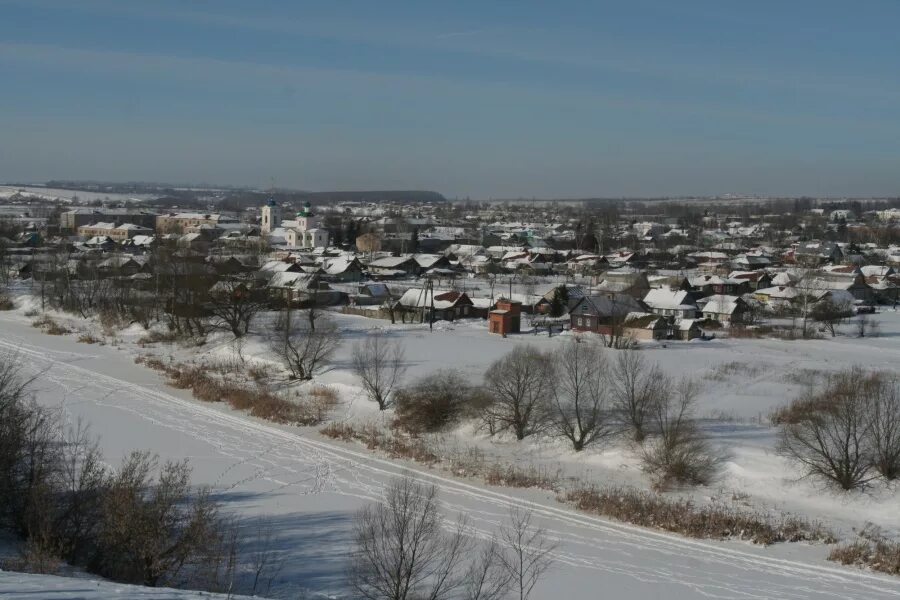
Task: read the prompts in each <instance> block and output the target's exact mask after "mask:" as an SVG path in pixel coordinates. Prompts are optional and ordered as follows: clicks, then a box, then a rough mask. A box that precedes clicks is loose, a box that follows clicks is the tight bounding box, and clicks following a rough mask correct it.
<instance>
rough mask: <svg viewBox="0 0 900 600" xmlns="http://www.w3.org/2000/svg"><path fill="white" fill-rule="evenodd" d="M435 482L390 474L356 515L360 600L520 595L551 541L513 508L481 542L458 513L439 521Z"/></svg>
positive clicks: (549, 552) (354, 579)
mask: <svg viewBox="0 0 900 600" xmlns="http://www.w3.org/2000/svg"><path fill="white" fill-rule="evenodd" d="M441 512H442V507H441V503H440V500H439V498H438V492H437V488H436V487H435V486H433V485H425V484H422V483H420V482H418V481H416V480H415V479H413V478H412V477H409V476H407V477H402V478H399V479H396V480H394V481H392V482H391V483H390V484H389V485H388V486H387V489H386V491H385V498H384V502H383V503H379V504H376V505H372V506H369V507H366V508H365V509H363V510H362V511H361V512H360V513H359V514H358V515H357V519H356V527H355V542H356V545H355V549H354V551H353V554H352V560H351V565H350V569H349V575H350V582H351V584H352V586H353V589H354V591H355V592H356V594H357V595H356V597H358V598H365V599H366V600H413V599H420V598H429V599H432V600H502V599H503V598H518V599H519V600H527V599H528V598H530V597H531V595H532V592H533V591H534V588H535V586H536V585H537V583H538V582H539V581H540V579H541V577H542V575H543V574H544V573H545V572H546V571H547V570H548V569H549V568H550V567H551V565H552V563H553V552H554V551H555V549H556V545H555V544H554V543H552V542H550V541H548V540H547V538H546V535H545V532H544V531H543V530H542V529H541V528H540V527H537V526H536V525H535V523H534V521H533V518H532V514H531V513H530V512H528V511H525V510H523V509H519V508H513V509H512V510H511V511H510V514H509V518H508V520H507V522H506V523H505V524H504V525H503V526H502V527H501V529H500V531H499V534H495V535H494V536H493V537H491V538H490V539H489V540H488V541H486V542H478V541H476V532H475V531H474V530H473V528H472V527H471V526H470V524H469V522H468V520H467V519H466V518H465V517H460V518H459V519H458V520H457V521H456V522H455V523H452V524H450V525H448V524H445V522H444V517H443V515H442V514H441Z"/></svg>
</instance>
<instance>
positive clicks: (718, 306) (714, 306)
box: [703, 294, 740, 315]
mask: <svg viewBox="0 0 900 600" xmlns="http://www.w3.org/2000/svg"><path fill="white" fill-rule="evenodd" d="M739 302H740V298H738V297H737V296H729V295H727V294H716V295H714V296H710V297H709V298H707V299H706V304H704V305H703V312H704V313H712V314H716V315H730V314H733V313H734V311H735V310H737V308H738V306H739Z"/></svg>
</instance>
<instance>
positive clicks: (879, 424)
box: [863, 373, 900, 480]
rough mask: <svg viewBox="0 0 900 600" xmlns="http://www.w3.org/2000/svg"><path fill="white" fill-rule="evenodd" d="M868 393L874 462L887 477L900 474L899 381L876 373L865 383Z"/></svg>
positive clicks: (886, 374) (895, 476)
mask: <svg viewBox="0 0 900 600" xmlns="http://www.w3.org/2000/svg"><path fill="white" fill-rule="evenodd" d="M863 391H864V393H865V394H866V395H867V396H868V402H867V404H868V409H867V411H866V412H867V414H868V416H869V419H870V436H871V443H872V463H873V465H874V466H875V468H876V469H877V470H878V472H879V473H881V476H882V477H884V478H885V479H887V480H894V479H897V478H900V381H898V379H897V376H896V375H893V374H889V373H873V374H872V375H870V376H869V378H868V380H867V381H866V384H865V386H864V387H863Z"/></svg>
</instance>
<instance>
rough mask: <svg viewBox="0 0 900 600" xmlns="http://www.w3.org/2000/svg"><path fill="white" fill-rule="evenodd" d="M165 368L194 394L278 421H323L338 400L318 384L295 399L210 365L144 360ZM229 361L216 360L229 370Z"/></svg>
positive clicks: (177, 384) (171, 382) (172, 382)
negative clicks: (230, 376) (232, 377)
mask: <svg viewBox="0 0 900 600" xmlns="http://www.w3.org/2000/svg"><path fill="white" fill-rule="evenodd" d="M151 361H155V363H156V364H155V365H154V368H158V369H160V370H163V371H165V373H166V375H167V376H168V378H169V385H171V386H172V387H175V388H179V389H185V390H187V389H189V390H191V393H192V394H193V396H194V398H197V399H198V400H202V401H204V402H226V403H227V404H228V405H229V406H231V407H232V408H234V409H235V410H243V411H247V412H249V413H250V415H251V416H254V417H257V418H260V419H266V420H268V421H272V422H274V423H286V424H293V425H319V424H321V423H322V422H324V421H325V420H326V419H327V418H328V415H329V414H330V413H331V411H332V410H333V409H334V407H335V406H336V405H337V403H338V399H337V394H336V393H335V392H334V391H333V390H331V389H330V388H325V387H321V386H317V387H314V388H312V389H311V390H310V391H309V392H308V393H307V394H305V395H302V396H298V397H297V398H295V399H290V398H285V397H283V396H279V395H278V394H275V393H273V392H271V391H269V390H268V389H266V388H265V387H263V386H256V387H254V386H251V385H246V384H242V383H236V382H232V381H229V380H228V378H227V377H226V376H225V375H224V374H223V375H222V376H219V375H217V374H215V373H211V372H210V370H209V369H208V367H207V366H205V365H203V366H196V365H175V366H169V365H165V364H164V363H162V362H161V361H159V360H158V359H155V358H153V357H148V358H145V359H144V360H143V362H144V363H145V364H147V365H148V366H150V362H151ZM229 365H230V364H229V363H225V362H220V363H216V367H215V368H214V369H213V370H228V369H229V368H230V366H229Z"/></svg>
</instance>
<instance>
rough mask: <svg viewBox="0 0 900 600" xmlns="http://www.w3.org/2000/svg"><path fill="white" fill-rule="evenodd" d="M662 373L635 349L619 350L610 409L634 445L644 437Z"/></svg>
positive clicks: (614, 366)
mask: <svg viewBox="0 0 900 600" xmlns="http://www.w3.org/2000/svg"><path fill="white" fill-rule="evenodd" d="M662 378H663V374H662V372H661V371H660V369H659V367H658V366H656V365H649V364H648V363H647V361H646V359H645V358H644V356H643V355H642V354H641V353H640V352H639V351H637V350H622V351H621V352H619V353H618V355H617V356H616V360H615V363H614V364H613V367H612V390H613V406H614V408H615V410H616V412H618V413H619V415H620V418H621V419H622V421H623V422H624V423H625V425H626V426H627V427H628V428H630V429H631V431H632V435H633V437H634V440H635V441H636V442H642V441H644V438H645V437H646V436H647V431H646V421H647V418H648V415H649V413H650V410H651V409H652V407H653V403H654V402H655V401H656V398H657V396H658V395H659V393H660V391H661V390H660V382H661V380H662Z"/></svg>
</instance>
